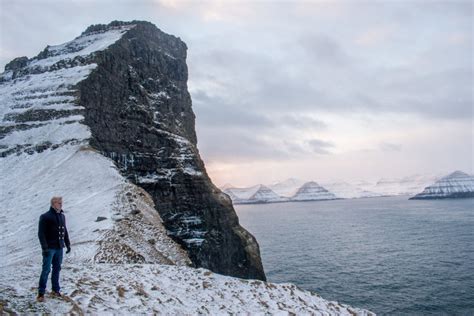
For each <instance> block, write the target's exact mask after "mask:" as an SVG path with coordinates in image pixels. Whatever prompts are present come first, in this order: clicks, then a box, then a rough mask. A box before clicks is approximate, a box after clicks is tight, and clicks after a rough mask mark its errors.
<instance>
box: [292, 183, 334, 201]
mask: <svg viewBox="0 0 474 316" xmlns="http://www.w3.org/2000/svg"><path fill="white" fill-rule="evenodd" d="M335 199H337V197H336V196H335V195H334V194H333V193H331V192H329V191H328V190H326V189H325V188H323V187H322V186H320V185H319V184H318V183H317V182H314V181H310V182H306V183H305V184H303V185H302V186H301V187H300V188H299V189H298V191H296V193H295V195H293V196H292V197H291V198H290V200H291V201H318V200H335Z"/></svg>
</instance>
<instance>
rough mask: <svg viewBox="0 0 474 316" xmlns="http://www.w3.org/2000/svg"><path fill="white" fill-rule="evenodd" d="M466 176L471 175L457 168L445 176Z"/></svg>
mask: <svg viewBox="0 0 474 316" xmlns="http://www.w3.org/2000/svg"><path fill="white" fill-rule="evenodd" d="M466 177H471V176H470V175H469V174H467V173H465V172H462V171H460V170H456V171H454V172H453V173H451V174H449V175H447V176H446V177H445V178H466Z"/></svg>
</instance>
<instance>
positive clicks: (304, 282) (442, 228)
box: [235, 197, 474, 315]
mask: <svg viewBox="0 0 474 316" xmlns="http://www.w3.org/2000/svg"><path fill="white" fill-rule="evenodd" d="M235 209H236V211H237V214H238V215H239V219H240V223H241V225H242V226H244V227H245V228H246V229H247V230H249V231H250V232H251V233H252V234H253V235H254V236H255V237H256V238H257V240H258V242H259V245H260V252H261V255H262V260H263V266H264V268H265V273H266V275H267V279H268V281H270V282H292V283H295V284H297V285H298V286H299V287H301V288H303V289H307V290H311V291H315V292H317V293H319V294H320V295H321V296H322V297H323V298H326V299H329V300H335V301H339V302H341V303H346V304H350V305H353V306H355V307H361V308H367V309H369V310H371V311H373V312H375V313H377V314H381V315H383V314H417V315H427V314H437V315H446V314H448V315H474V199H459V200H431V201H409V200H408V197H387V198H369V199H355V200H337V201H322V202H295V203H276V204H259V205H236V206H235Z"/></svg>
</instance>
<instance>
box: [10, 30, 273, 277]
mask: <svg viewBox="0 0 474 316" xmlns="http://www.w3.org/2000/svg"><path fill="white" fill-rule="evenodd" d="M125 24H130V25H135V26H134V27H132V28H131V29H130V30H128V31H127V32H126V33H125V34H124V35H123V36H122V37H121V39H119V40H118V41H117V42H115V43H114V44H112V45H111V46H110V47H108V48H107V49H106V50H103V51H99V52H96V53H95V54H94V56H93V60H92V61H88V62H94V63H96V64H97V65H98V66H97V68H95V69H94V70H93V71H92V73H91V74H90V75H89V76H88V78H87V79H85V80H84V81H82V82H80V83H79V85H78V94H79V96H78V105H80V106H83V107H84V108H85V111H84V117H85V121H84V124H86V125H87V126H89V127H90V129H91V132H92V139H91V140H90V144H91V145H92V146H93V147H94V148H96V149H97V150H98V151H100V152H101V153H102V154H103V155H105V156H107V157H110V158H112V159H113V160H114V161H115V163H116V164H117V166H118V167H119V169H120V171H121V173H122V174H123V175H124V176H125V177H126V178H128V179H129V180H130V181H132V182H133V183H135V184H136V185H138V186H140V187H142V188H143V189H145V190H146V191H147V192H148V193H150V194H151V196H152V197H153V199H154V202H155V204H156V209H157V211H158V212H159V214H160V215H161V217H162V219H163V221H164V224H165V227H166V228H167V230H168V231H169V234H170V235H171V236H172V237H173V238H174V239H175V240H176V241H177V242H179V243H180V244H181V245H183V247H184V248H185V249H186V250H187V251H188V253H189V256H190V258H191V260H192V261H193V263H194V264H195V266H196V267H204V268H208V269H210V270H212V271H215V272H217V273H221V274H226V275H232V276H237V277H242V278H256V279H260V280H265V274H264V271H263V267H262V263H261V259H260V251H259V247H258V243H257V241H256V240H255V238H254V237H253V236H252V235H251V234H250V233H249V232H247V231H246V230H245V229H244V228H242V227H241V226H240V225H239V221H238V217H237V215H236V213H235V211H234V209H233V206H232V202H231V200H230V199H229V198H228V196H227V195H225V194H223V193H222V192H221V191H220V190H219V189H218V188H217V187H215V186H214V185H213V184H212V182H211V180H210V179H209V177H208V175H207V173H206V170H205V166H204V164H203V162H202V160H201V158H200V156H199V152H198V149H197V147H196V144H197V140H196V133H195V129H194V119H195V116H194V113H193V111H192V108H191V97H190V94H189V92H188V90H187V78H188V71H187V66H186V49H187V47H186V44H185V43H184V42H182V41H181V40H180V39H179V38H176V37H174V36H171V35H168V34H165V33H163V32H162V31H160V30H159V29H158V28H156V27H155V26H154V25H153V24H151V23H148V22H136V21H134V22H130V23H123V22H113V23H111V24H109V25H95V26H92V27H89V28H88V29H87V30H86V31H85V33H87V32H100V31H101V30H105V29H107V28H109V27H113V26H117V25H125ZM44 53H45V54H47V51H46V52H44ZM19 62H21V61H19Z"/></svg>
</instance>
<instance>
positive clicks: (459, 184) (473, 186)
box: [410, 171, 474, 200]
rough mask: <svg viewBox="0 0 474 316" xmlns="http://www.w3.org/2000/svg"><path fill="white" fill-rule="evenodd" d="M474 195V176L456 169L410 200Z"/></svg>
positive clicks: (469, 196) (470, 196)
mask: <svg viewBox="0 0 474 316" xmlns="http://www.w3.org/2000/svg"><path fill="white" fill-rule="evenodd" d="M472 197H474V176H471V175H469V174H467V173H465V172H462V171H455V172H453V173H451V174H449V175H447V176H446V177H443V178H441V179H440V180H438V181H436V182H435V183H434V184H432V185H430V186H428V187H426V188H425V189H424V190H423V192H421V193H418V194H417V195H415V196H414V197H411V198H410V200H433V199H456V198H472Z"/></svg>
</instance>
